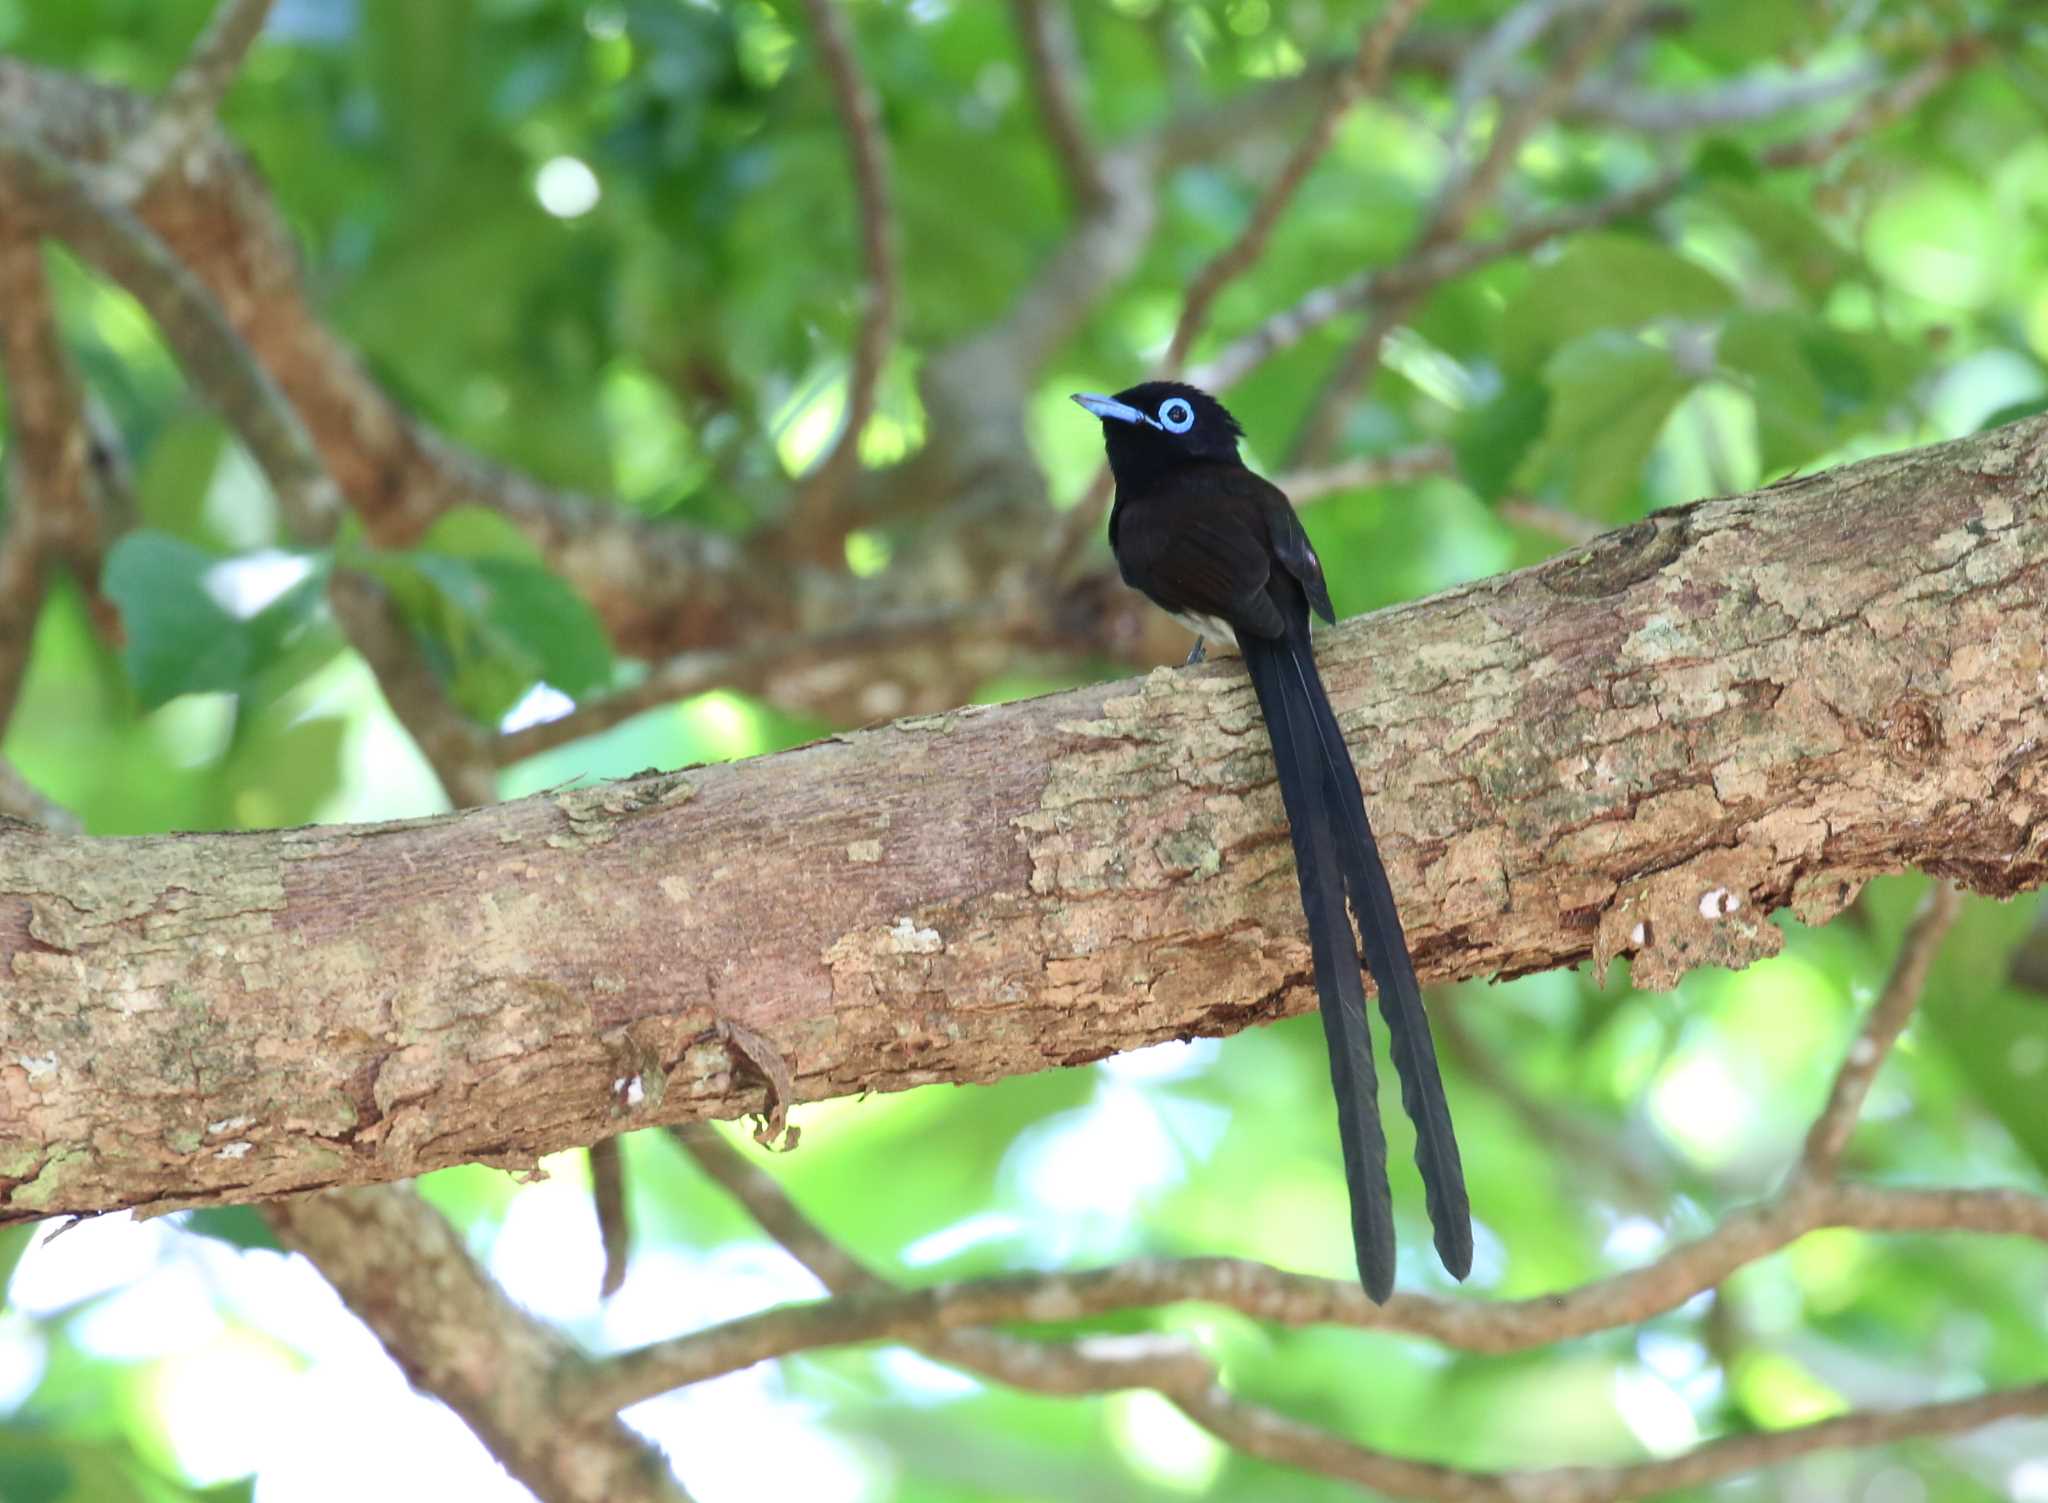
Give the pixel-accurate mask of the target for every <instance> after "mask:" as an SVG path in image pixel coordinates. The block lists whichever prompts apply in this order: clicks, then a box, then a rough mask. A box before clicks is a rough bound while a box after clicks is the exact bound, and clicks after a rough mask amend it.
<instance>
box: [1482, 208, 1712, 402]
mask: <svg viewBox="0 0 2048 1503" xmlns="http://www.w3.org/2000/svg"><path fill="white" fill-rule="evenodd" d="M1734 302H1735V294H1734V292H1733V291H1731V290H1730V289H1729V287H1728V285H1727V284H1726V283H1725V282H1723V281H1722V280H1721V279H1720V278H1719V277H1717V276H1715V275H1714V274H1713V273H1712V272H1710V271H1708V270H1707V269H1706V268H1705V267H1703V266H1700V265H1698V264H1696V263H1695V262H1692V261H1688V260H1687V259H1686V258H1685V257H1684V256H1681V255H1679V254H1678V253H1677V252H1676V251H1672V250H1667V249H1666V248H1665V247H1663V246H1661V245H1658V244H1656V243H1655V242H1654V241H1649V240H1638V239H1632V238H1629V237H1627V236H1623V235H1588V236H1587V237H1585V238H1584V239H1583V240H1580V241H1577V242H1576V243H1575V244H1573V245H1572V246H1571V247H1570V248H1569V249H1568V250H1566V251H1565V253H1564V254H1563V255H1561V256H1559V257H1558V258H1557V259H1556V260H1555V261H1552V262H1550V263H1549V264H1547V265H1545V266H1541V267H1539V268H1537V270H1536V272H1535V273H1534V274H1533V275H1532V276H1531V277H1530V278H1529V280H1528V282H1527V283H1526V284H1524V286H1523V288H1522V291H1521V294H1520V295H1519V296H1518V297H1517V298H1516V299H1515V302H1514V304H1513V306H1512V307H1511V308H1510V309H1509V311H1508V314H1507V318H1506V320H1505V324H1504V329H1503V336H1502V340H1501V363H1502V364H1503V365H1504V366H1505V367H1506V368H1507V369H1509V370H1512V371H1530V370H1534V369H1535V368H1536V367H1537V366H1539V365H1541V364H1542V363H1543V362H1544V361H1545V360H1547V359H1549V358H1550V356H1551V355H1552V354H1553V353H1555V352H1556V351H1557V350H1558V349H1559V348H1560V347H1561V346H1563V345H1565V344H1566V343H1568V342H1570V341H1571V340H1573V339H1576V338H1578V337H1579V336H1580V335H1582V334H1588V333H1591V332H1593V331H1594V330H1596V329H1636V328H1640V327H1641V326H1642V325H1644V324H1646V323H1649V322H1650V321H1651V320H1653V319H1658V318H1706V317H1711V316H1712V315H1714V314H1718V313H1721V312H1723V311H1725V310H1726V309H1728V308H1730V307H1732V306H1733V305H1734Z"/></svg>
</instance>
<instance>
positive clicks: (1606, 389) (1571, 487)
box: [1542, 331, 1693, 516]
mask: <svg viewBox="0 0 2048 1503" xmlns="http://www.w3.org/2000/svg"><path fill="white" fill-rule="evenodd" d="M1543 377H1544V380H1546V381H1547V382H1549V383H1550V390H1551V404H1550V421H1549V424H1548V425H1547V427H1546V428H1545V430H1544V437H1543V450H1542V457H1543V462H1544V465H1545V467H1546V468H1547V469H1548V470H1549V471H1550V472H1551V473H1553V474H1555V475H1557V476H1559V477H1560V478H1561V479H1562V480H1563V482H1564V486H1565V493H1566V495H1567V496H1568V497H1569V498H1570V500H1571V502H1572V504H1573V505H1574V506H1575V507H1577V508H1579V509H1581V510H1584V511H1587V512H1590V513H1592V514H1594V515H1596V516H1604V515H1608V514H1610V513H1611V512H1612V510H1613V509H1614V507H1615V506H1616V504H1617V503H1618V502H1620V501H1621V500H1622V499H1623V498H1624V497H1626V496H1629V495H1631V494H1633V493H1634V491H1635V490H1636V488H1637V486H1638V485H1639V484H1640V483H1641V481H1642V474H1643V464H1644V461H1645V460H1647V459H1648V458H1649V456H1650V450H1651V449H1652V448H1654V447H1655V446H1656V443H1657V435H1658V434H1659V433H1660V432H1662V431H1663V428H1664V420H1665V419H1666V418H1668V417H1670V416H1671V409H1672V408H1674V407H1676V406H1677V405H1678V402H1679V399H1680V398H1681V397H1683V396H1684V395H1685V394H1686V392H1688V391H1689V390H1691V389H1692V384H1693V383H1692V378H1691V377H1690V376H1688V375H1686V374H1685V373H1684V372H1682V371H1680V370H1679V368H1678V363H1677V361H1675V360H1674V359H1673V358H1672V356H1671V352H1670V351H1669V350H1664V349H1659V348H1658V347H1657V346H1655V345H1651V344H1646V343H1645V342H1643V341H1642V340H1640V339H1636V338H1633V337H1631V336H1629V335H1626V334H1615V333H1610V332H1604V331H1603V332H1600V333H1595V334H1588V335H1585V336H1584V337H1582V338H1580V339H1576V340H1574V341H1572V343H1570V344H1568V345H1566V346H1565V347H1564V348H1563V349H1561V350H1559V351H1558V352H1557V354H1556V355H1555V356H1553V357H1552V359H1551V360H1550V363H1549V364H1548V365H1546V366H1545V367H1544V370H1543Z"/></svg>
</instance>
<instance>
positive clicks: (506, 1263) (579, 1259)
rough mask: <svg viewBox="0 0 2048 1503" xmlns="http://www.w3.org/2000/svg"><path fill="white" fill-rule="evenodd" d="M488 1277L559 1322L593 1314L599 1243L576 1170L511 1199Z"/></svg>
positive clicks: (587, 1194)
mask: <svg viewBox="0 0 2048 1503" xmlns="http://www.w3.org/2000/svg"><path fill="white" fill-rule="evenodd" d="M489 1267H490V1270H491V1276H492V1277H493V1278H495V1279H496V1280H497V1281H498V1283H499V1285H500V1286H501V1287H502V1288H503V1289H504V1291H505V1293H506V1294H507V1295H509V1296H510V1297H511V1298H512V1299H513V1300H514V1301H515V1302H517V1303H518V1304H519V1305H521V1306H523V1307H524V1308H526V1309H527V1310H529V1311H531V1312H532V1313H533V1314H535V1315H538V1316H540V1317H541V1318H543V1319H545V1320H554V1321H561V1322H564V1323H568V1322H573V1321H580V1320H586V1319H589V1318H590V1317H592V1316H594V1315H596V1314H597V1310H598V1293H597V1289H598V1283H599V1281H600V1280H601V1279H602V1278H603V1277H604V1245H603V1242H602V1241H601V1240H600V1238H599V1236H598V1230H597V1212H596V1211H595V1210H594V1209H593V1207H592V1204H591V1199H590V1189H589V1187H588V1186H587V1185H586V1184H585V1183H584V1182H583V1177H582V1176H581V1175H580V1174H566V1173H565V1174H556V1175H554V1176H552V1177H551V1178H549V1179H546V1180H543V1181H541V1182H540V1183H538V1184H533V1185H527V1186H525V1187H524V1188H522V1189H521V1190H520V1192H519V1193H518V1194H517V1195H516V1196H514V1197H513V1199H512V1204H511V1206H510V1207H509V1208H507V1210H506V1212H505V1220H504V1223H503V1225H501V1226H500V1227H499V1229H498V1235H497V1237H496V1238H495V1239H494V1240H493V1241H492V1243H491V1249H490V1255H489Z"/></svg>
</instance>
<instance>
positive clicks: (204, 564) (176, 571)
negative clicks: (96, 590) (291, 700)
mask: <svg viewBox="0 0 2048 1503" xmlns="http://www.w3.org/2000/svg"><path fill="white" fill-rule="evenodd" d="M235 562H236V560H234V559H229V558H224V557H222V556H221V555H219V554H215V553H209V552H207V551H206V550H205V549H204V548H199V547H195V546H194V545H192V544H191V543H187V542H184V541H183V540H181V539H179V538H174V537H171V536H170V535H168V534H167V533H162V532H155V531H151V530H148V529H144V530H142V531H140V532H131V533H129V534H128V535H127V536H126V537H124V538H122V539H121V540H120V541H119V542H118V543H116V544H115V545H114V547H113V550H112V551H111V552H110V553H109V554H108V556H107V567H106V573H105V576H104V586H105V589H106V592H107V595H108V596H109V597H110V598H111V599H112V600H113V602H114V604H115V605H116V606H117V607H119V609H120V612H121V625H122V628H123V630H124V631H125V632H126V634H127V645H126V647H125V649H124V650H123V653H122V657H123V661H124V662H125V663H126V665H127V668H128V677H129V680H130V682H132V683H133V684H134V685H135V692H136V694H137V695H138V696H139V697H140V699H141V700H142V704H143V707H144V708H145V709H155V708H156V707H157V706H158V705H161V704H163V703H165V702H166V701H167V700H171V699H175V698H177V696H178V695H180V694H203V693H209V692H216V691H225V692H229V693H232V692H235V691H237V690H239V689H241V688H242V687H243V685H244V684H246V683H247V682H248V681H249V679H250V678H251V677H252V676H253V675H254V674H255V673H257V672H258V671H259V670H260V669H262V668H263V667H264V666H265V665H267V664H269V663H270V662H272V661H273V660H275V659H276V658H277V657H278V656H279V655H280V654H281V653H283V652H284V650H285V649H286V648H287V647H288V646H290V645H291V643H292V642H293V641H295V640H296V639H297V637H298V635H299V634H300V632H301V631H302V630H303V629H304V628H305V627H306V626H307V625H308V623H309V622H310V621H311V620H312V619H313V618H314V616H315V614H316V613H317V611H318V610H319V607H320V598H321V589H322V585H323V582H324V580H325V572H324V567H323V566H322V565H321V564H319V563H316V565H315V567H314V568H313V569H312V570H311V571H310V572H308V573H307V574H306V576H305V577H304V578H302V579H300V580H299V581H298V582H297V583H295V584H293V585H292V586H291V588H289V589H287V590H286V591H285V592H284V593H283V594H282V595H280V596H278V597H277V598H276V599H275V600H272V601H270V602H269V603H268V604H267V605H265V606H264V607H263V608H262V609H261V610H259V611H257V612H255V613H254V614H252V615H248V616H242V615H237V614H236V613H235V611H234V610H233V609H232V608H231V604H232V602H233V599H234V596H233V594H232V592H231V591H230V590H229V589H228V588H227V583H228V575H227V573H226V572H225V571H226V570H227V569H228V567H229V566H231V565H233V564H234V563H235Z"/></svg>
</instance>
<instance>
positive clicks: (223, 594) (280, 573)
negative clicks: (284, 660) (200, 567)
mask: <svg viewBox="0 0 2048 1503" xmlns="http://www.w3.org/2000/svg"><path fill="white" fill-rule="evenodd" d="M312 573H313V560H312V559H310V558H308V557H307V556H306V555H305V554H303V553H286V552H285V551H284V550H283V549H281V548H259V549H258V550H257V551H256V552H254V553H244V554H241V555H239V556H238V557H235V558H229V559H223V560H221V562H219V563H217V564H215V565H214V566H213V567H212V568H210V569H208V570H207V571H206V572H205V573H204V574H202V575H201V576H200V577H199V583H200V587H201V588H203V589H204V590H205V591H206V593H207V594H208V595H210V596H212V597H213V602H214V604H216V605H218V606H219V607H220V608H221V609H222V610H224V611H226V612H227V613H228V614H229V615H231V616H234V617H237V618H239V619H241V620H244V621H246V620H248V619H249V618H250V617H251V616H254V615H256V614H257V613H258V612H260V611H262V610H263V609H264V608H265V607H266V606H269V605H272V604H274V603H275V602H276V601H277V600H279V599H280V598H281V597H283V596H284V595H285V593H286V592H288V591H290V590H292V589H294V588H296V587H297V586H298V585H300V584H302V583H304V582H305V580H306V579H307V578H309V577H310V576H311V575H312Z"/></svg>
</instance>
